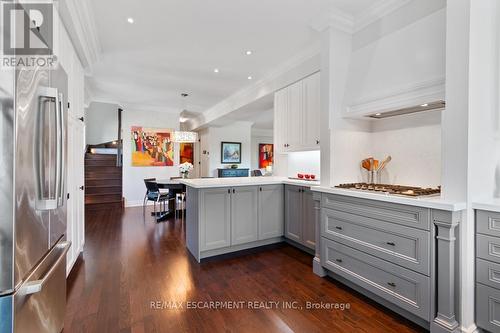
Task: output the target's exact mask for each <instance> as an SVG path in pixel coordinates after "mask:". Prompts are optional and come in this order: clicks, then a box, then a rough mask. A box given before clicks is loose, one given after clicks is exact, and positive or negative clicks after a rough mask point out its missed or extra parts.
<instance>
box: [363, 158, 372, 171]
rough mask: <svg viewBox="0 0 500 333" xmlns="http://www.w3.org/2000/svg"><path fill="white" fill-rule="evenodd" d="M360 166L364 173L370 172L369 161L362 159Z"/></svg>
mask: <svg viewBox="0 0 500 333" xmlns="http://www.w3.org/2000/svg"><path fill="white" fill-rule="evenodd" d="M361 166H362V167H363V169H365V170H366V171H370V161H369V160H368V159H364V160H363V161H361Z"/></svg>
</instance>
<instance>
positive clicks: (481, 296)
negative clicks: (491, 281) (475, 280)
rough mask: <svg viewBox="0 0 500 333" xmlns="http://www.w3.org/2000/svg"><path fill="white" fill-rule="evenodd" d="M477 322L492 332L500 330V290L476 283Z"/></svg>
mask: <svg viewBox="0 0 500 333" xmlns="http://www.w3.org/2000/svg"><path fill="white" fill-rule="evenodd" d="M476 324H477V326H479V327H480V328H482V329H486V330H488V331H490V332H500V291H499V290H497V289H493V288H491V287H488V286H484V285H482V284H477V285H476Z"/></svg>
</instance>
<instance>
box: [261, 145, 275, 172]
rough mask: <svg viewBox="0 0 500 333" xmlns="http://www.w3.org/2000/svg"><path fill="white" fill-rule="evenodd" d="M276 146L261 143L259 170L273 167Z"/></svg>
mask: <svg viewBox="0 0 500 333" xmlns="http://www.w3.org/2000/svg"><path fill="white" fill-rule="evenodd" d="M273 159H274V145H273V144H269V143H259V169H264V168H267V167H268V166H272V165H273Z"/></svg>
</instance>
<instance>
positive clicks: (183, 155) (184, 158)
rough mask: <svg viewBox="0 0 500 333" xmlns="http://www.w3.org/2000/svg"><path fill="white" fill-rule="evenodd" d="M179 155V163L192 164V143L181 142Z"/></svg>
mask: <svg viewBox="0 0 500 333" xmlns="http://www.w3.org/2000/svg"><path fill="white" fill-rule="evenodd" d="M179 155H180V156H179V157H180V164H182V163H186V162H188V163H191V164H193V165H194V143H181V144H180V145H179Z"/></svg>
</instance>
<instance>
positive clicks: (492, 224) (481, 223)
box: [476, 210, 500, 237]
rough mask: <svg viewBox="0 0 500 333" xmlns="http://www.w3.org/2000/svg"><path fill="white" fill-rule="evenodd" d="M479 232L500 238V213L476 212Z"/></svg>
mask: <svg viewBox="0 0 500 333" xmlns="http://www.w3.org/2000/svg"><path fill="white" fill-rule="evenodd" d="M476 225H477V232H478V233H480V234H486V235H490V236H496V237H500V213H494V212H487V211H484V210H477V211H476Z"/></svg>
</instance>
